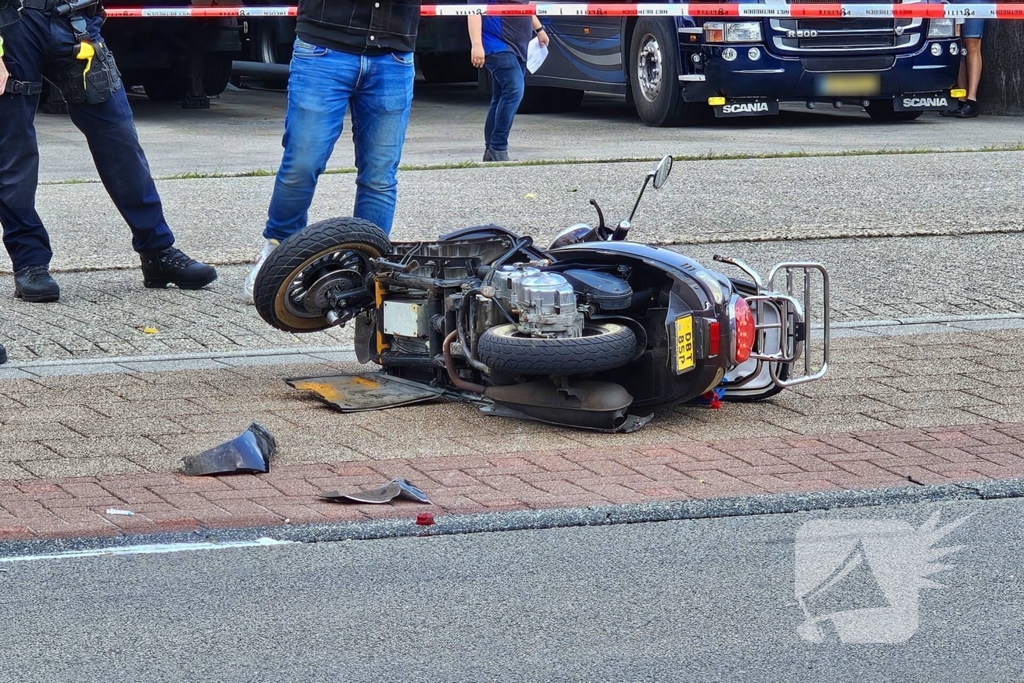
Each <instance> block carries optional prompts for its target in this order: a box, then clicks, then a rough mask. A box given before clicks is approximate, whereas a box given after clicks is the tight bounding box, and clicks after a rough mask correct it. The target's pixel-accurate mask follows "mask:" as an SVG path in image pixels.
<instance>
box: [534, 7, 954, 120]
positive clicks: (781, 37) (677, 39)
mask: <svg viewBox="0 0 1024 683" xmlns="http://www.w3.org/2000/svg"><path fill="white" fill-rule="evenodd" d="M776 4H778V3H776ZM793 4H795V3H793ZM845 4H847V5H848V4H849V3H848V2H847V3H845ZM837 7H838V5H837ZM542 21H543V22H544V23H545V24H547V25H548V26H549V27H550V30H549V35H550V37H551V46H550V48H549V55H548V58H547V60H546V61H545V62H544V64H543V65H542V66H541V68H540V69H539V70H538V71H537V73H535V74H531V75H530V76H529V77H528V79H527V83H528V86H529V87H528V93H527V99H526V101H525V102H524V105H525V107H527V108H528V109H532V110H541V109H547V110H551V109H556V108H558V109H562V110H568V109H571V108H573V107H575V106H576V105H578V104H579V102H580V101H581V100H582V97H583V93H584V92H585V91H594V92H604V93H612V94H618V95H623V96H625V97H626V98H627V100H628V101H630V102H632V103H633V105H634V106H635V107H636V110H637V112H638V113H639V115H640V118H641V119H642V120H643V121H644V122H645V123H646V124H647V125H650V126H677V125H686V124H690V123H695V122H698V121H701V120H703V119H705V118H707V117H708V116H710V115H711V113H712V112H713V113H714V115H715V116H717V117H731V116H764V115H772V114H777V113H778V112H779V104H780V103H799V104H800V105H803V106H806V107H808V108H812V109H813V108H816V107H818V108H821V107H830V108H832V107H834V108H840V107H851V106H852V107H862V108H863V109H864V110H866V111H867V113H868V114H869V115H870V116H871V118H873V119H877V120H882V121H909V120H913V119H916V118H918V117H919V116H921V114H922V113H923V112H926V111H942V110H950V109H954V108H955V107H956V99H957V97H960V96H962V93H960V92H955V91H953V88H954V87H955V83H956V79H957V73H958V70H959V65H960V59H961V57H960V51H961V46H960V43H959V39H958V37H957V33H958V32H957V26H956V25H955V21H954V20H953V19H917V18H908V19H892V18H877V19H876V18H864V19H861V18H852V17H845V18H842V17H841V18H835V19H817V18H816V19H803V18H800V19H791V18H763V19H761V18H740V17H705V18H702V17H597V16H594V17H587V16H580V17H570V16H565V17H550V18H543V19H542Z"/></svg>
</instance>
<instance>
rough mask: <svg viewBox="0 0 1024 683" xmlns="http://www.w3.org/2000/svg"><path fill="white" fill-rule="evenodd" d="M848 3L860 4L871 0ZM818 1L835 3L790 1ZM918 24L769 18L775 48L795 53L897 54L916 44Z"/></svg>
mask: <svg viewBox="0 0 1024 683" xmlns="http://www.w3.org/2000/svg"><path fill="white" fill-rule="evenodd" d="M852 1H853V2H854V3H857V4H862V3H870V2H871V1H872V0H852ZM818 2H824V3H827V4H831V3H833V2H835V3H836V4H838V2H837V1H836V0H790V4H794V5H799V4H808V3H818ZM895 2H900V0H895ZM922 25H923V22H922V21H921V20H920V19H896V20H893V19H864V18H850V19H773V20H771V22H770V26H771V29H772V30H771V34H772V42H773V44H774V46H775V48H776V49H777V50H779V51H781V52H787V53H795V54H821V53H827V52H842V53H845V54H849V53H851V52H853V53H857V52H862V53H876V54H877V53H883V54H884V53H894V52H901V51H904V50H908V49H912V48H914V47H915V46H917V45H918V44H919V43H920V41H921V33H920V32H921V27H922Z"/></svg>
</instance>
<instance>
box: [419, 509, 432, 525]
mask: <svg viewBox="0 0 1024 683" xmlns="http://www.w3.org/2000/svg"><path fill="white" fill-rule="evenodd" d="M416 524H417V525H418V526H433V524H434V515H433V514H432V513H430V512H421V513H420V514H418V515H416Z"/></svg>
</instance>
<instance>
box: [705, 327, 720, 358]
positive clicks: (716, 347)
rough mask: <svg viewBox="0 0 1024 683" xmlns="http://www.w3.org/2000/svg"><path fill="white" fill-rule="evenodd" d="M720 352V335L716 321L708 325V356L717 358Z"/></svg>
mask: <svg viewBox="0 0 1024 683" xmlns="http://www.w3.org/2000/svg"><path fill="white" fill-rule="evenodd" d="M721 350H722V334H721V332H720V331H719V329H718V321H717V320H716V321H715V322H713V323H711V324H710V325H708V355H709V356H717V355H718V354H719V352H720V351H721Z"/></svg>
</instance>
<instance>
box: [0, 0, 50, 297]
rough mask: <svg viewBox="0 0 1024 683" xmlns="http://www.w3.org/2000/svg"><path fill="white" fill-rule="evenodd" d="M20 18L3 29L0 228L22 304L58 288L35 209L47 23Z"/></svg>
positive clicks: (36, 16) (31, 15) (35, 16)
mask: <svg viewBox="0 0 1024 683" xmlns="http://www.w3.org/2000/svg"><path fill="white" fill-rule="evenodd" d="M21 15H22V16H21V20H20V21H18V22H17V23H15V24H13V25H11V26H6V27H5V28H4V30H3V36H4V52H5V54H4V57H3V60H4V64H5V65H6V66H7V70H8V71H9V72H10V79H9V80H8V82H7V88H6V92H5V94H4V95H0V150H2V153H0V223H2V224H3V241H4V246H5V247H6V248H7V253H8V254H10V256H11V262H12V263H13V265H14V271H15V273H16V279H15V292H16V295H17V296H20V297H21V298H23V299H25V300H26V301H37V302H38V301H56V300H57V299H58V298H59V297H60V288H59V287H57V283H56V282H54V281H53V279H52V278H51V277H50V276H49V273H48V272H47V267H48V266H49V264H50V259H51V257H52V256H53V252H52V251H51V250H50V239H49V237H48V236H47V234H46V230H45V229H44V228H43V223H42V221H41V220H40V218H39V214H38V213H36V209H35V198H36V187H37V185H38V184H39V148H38V146H37V144H36V130H35V125H34V119H35V112H36V108H37V107H38V106H39V94H38V90H40V89H41V86H42V76H41V72H42V65H43V60H44V55H45V53H46V45H47V41H48V39H49V36H48V31H47V18H46V17H45V16H44V15H42V14H41V13H39V12H36V11H33V10H25V11H23V12H22V13H21Z"/></svg>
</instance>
